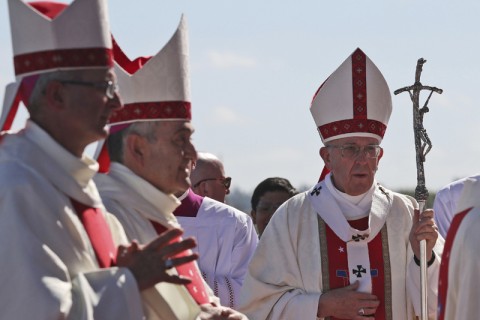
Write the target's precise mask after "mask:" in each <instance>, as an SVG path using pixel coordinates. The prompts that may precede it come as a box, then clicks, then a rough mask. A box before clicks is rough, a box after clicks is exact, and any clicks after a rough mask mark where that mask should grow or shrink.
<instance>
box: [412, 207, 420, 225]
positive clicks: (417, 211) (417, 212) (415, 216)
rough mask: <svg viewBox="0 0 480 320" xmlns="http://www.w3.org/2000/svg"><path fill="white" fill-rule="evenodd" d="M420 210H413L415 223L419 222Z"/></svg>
mask: <svg viewBox="0 0 480 320" xmlns="http://www.w3.org/2000/svg"><path fill="white" fill-rule="evenodd" d="M419 217H420V210H418V209H415V210H413V222H414V223H415V222H417V221H418V220H419V219H420V218H419Z"/></svg>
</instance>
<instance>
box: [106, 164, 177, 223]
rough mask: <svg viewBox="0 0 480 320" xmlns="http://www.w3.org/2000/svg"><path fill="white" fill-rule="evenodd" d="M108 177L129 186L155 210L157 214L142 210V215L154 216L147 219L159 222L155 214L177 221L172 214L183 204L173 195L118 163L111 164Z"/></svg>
mask: <svg viewBox="0 0 480 320" xmlns="http://www.w3.org/2000/svg"><path fill="white" fill-rule="evenodd" d="M108 176H110V177H111V178H113V179H116V180H118V181H120V182H122V183H123V184H125V185H127V186H128V187H129V188H130V189H132V190H134V191H135V192H136V193H137V194H138V195H139V196H140V197H141V198H142V199H143V202H146V203H148V204H150V205H151V206H153V207H154V208H155V210H154V211H155V212H151V211H152V210H142V214H144V215H153V216H147V217H146V218H149V219H153V220H157V219H156V217H155V214H156V213H158V214H160V215H162V216H163V217H164V218H167V220H170V219H172V217H173V219H174V220H176V219H175V217H174V216H173V214H172V212H173V211H174V210H175V209H176V208H177V207H178V206H179V205H180V204H181V202H180V200H178V199H177V198H176V197H175V196H174V195H173V194H166V193H163V192H162V191H160V190H158V189H157V188H155V187H154V186H153V185H151V184H150V183H149V182H148V181H146V180H145V179H143V178H141V177H139V176H138V175H136V174H135V173H134V172H133V171H131V170H130V169H129V168H127V167H126V166H124V165H122V164H120V163H118V162H112V163H111V164H110V172H109V173H108ZM147 211H148V212H147Z"/></svg>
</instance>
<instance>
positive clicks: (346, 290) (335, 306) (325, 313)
mask: <svg viewBox="0 0 480 320" xmlns="http://www.w3.org/2000/svg"><path fill="white" fill-rule="evenodd" d="M359 285H360V283H359V282H358V280H357V281H355V283H354V284H351V285H349V286H347V287H343V288H338V289H333V290H330V291H328V292H325V293H323V294H322V295H321V296H320V301H319V302H318V311H317V316H318V317H319V318H325V317H335V318H338V319H355V320H361V319H365V320H367V319H372V318H371V317H368V316H370V315H373V314H375V312H376V311H377V307H378V306H379V305H380V300H378V298H377V297H376V296H375V295H373V294H370V293H365V292H358V291H357V289H358V287H359ZM361 309H363V311H364V314H363V315H361V314H360V313H359V311H360V310H361Z"/></svg>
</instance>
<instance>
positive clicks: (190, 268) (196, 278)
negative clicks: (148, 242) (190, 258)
mask: <svg viewBox="0 0 480 320" xmlns="http://www.w3.org/2000/svg"><path fill="white" fill-rule="evenodd" d="M150 222H151V223H152V225H153V227H154V228H155V231H157V234H161V233H163V232H165V231H167V228H166V227H165V226H163V225H162V224H160V223H158V222H155V221H152V220H150ZM179 240H181V238H179V239H175V240H174V241H179ZM188 253H190V251H183V252H181V253H179V254H177V255H176V256H175V258H179V257H183V256H186V255H187V254H188ZM175 269H177V273H178V274H179V275H181V276H185V277H187V278H190V279H191V280H192V282H190V283H189V284H186V285H185V287H186V288H187V290H188V292H189V293H190V295H191V296H192V298H193V299H194V300H195V301H196V302H197V304H198V305H202V304H206V303H210V298H209V296H208V293H207V289H206V288H205V283H204V281H203V278H202V275H201V274H200V272H199V270H198V268H197V267H196V266H195V263H194V262H189V263H186V264H182V265H181V266H177V267H175Z"/></svg>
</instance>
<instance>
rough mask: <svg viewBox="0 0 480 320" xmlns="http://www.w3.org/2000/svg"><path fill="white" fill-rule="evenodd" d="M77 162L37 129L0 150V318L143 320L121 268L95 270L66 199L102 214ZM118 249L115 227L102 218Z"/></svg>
mask: <svg viewBox="0 0 480 320" xmlns="http://www.w3.org/2000/svg"><path fill="white" fill-rule="evenodd" d="M97 168H98V164H97V163H96V162H95V161H93V160H91V159H89V158H87V157H83V158H82V159H79V158H77V157H75V156H73V155H72V154H70V153H69V152H67V151H66V150H65V149H64V148H63V147H61V146H60V145H59V144H58V143H57V142H56V141H54V140H53V139H52V138H51V137H50V136H49V135H48V134H47V133H46V132H45V131H44V130H42V129H41V128H40V127H39V126H37V125H36V124H35V123H33V122H31V121H29V122H28V123H27V126H26V128H25V129H24V130H22V131H20V132H19V133H16V134H6V135H5V136H4V138H3V141H2V142H1V144H0V256H1V257H2V258H1V259H0V286H1V288H2V289H1V290H0V314H1V317H2V318H3V319H142V318H143V312H142V307H141V301H140V294H139V291H138V287H137V283H136V281H135V279H134V278H133V275H132V274H131V273H130V271H129V270H128V269H125V268H115V267H113V268H105V269H100V268H99V266H98V262H97V260H96V257H95V253H94V251H93V248H92V246H91V243H90V240H89V237H88V235H87V233H86V231H85V229H84V227H83V225H82V222H81V221H80V219H79V218H78V216H77V214H76V212H75V210H74V207H73V206H72V203H71V201H70V199H74V200H76V201H78V202H81V203H83V204H86V205H88V206H91V207H95V208H100V209H102V210H103V212H105V210H104V207H103V205H102V202H101V200H100V197H99V195H98V192H97V189H96V187H95V184H94V183H93V181H92V179H91V178H92V177H93V175H94V174H95V172H96V169H97ZM105 219H106V221H107V223H108V224H109V226H110V229H111V232H112V236H113V238H114V242H115V244H119V243H121V242H125V241H126V238H125V234H124V233H123V229H122V228H121V226H120V224H119V223H118V221H117V220H116V219H115V218H114V217H113V216H111V215H108V214H105Z"/></svg>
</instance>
